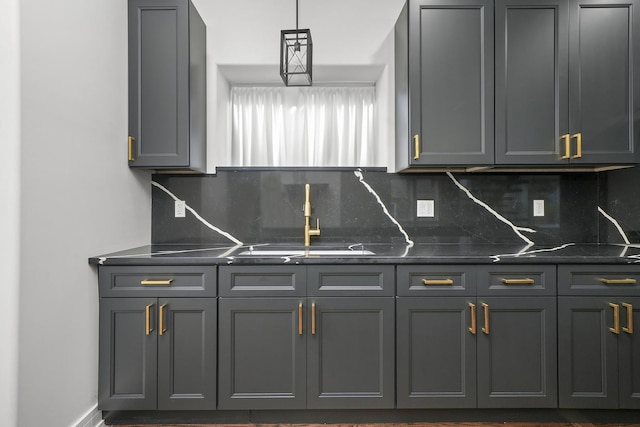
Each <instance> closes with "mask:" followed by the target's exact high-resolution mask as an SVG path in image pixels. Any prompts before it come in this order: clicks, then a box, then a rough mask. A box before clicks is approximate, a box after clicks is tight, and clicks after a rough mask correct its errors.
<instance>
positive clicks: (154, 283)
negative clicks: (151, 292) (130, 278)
mask: <svg viewBox="0 0 640 427" xmlns="http://www.w3.org/2000/svg"><path fill="white" fill-rule="evenodd" d="M171 282H173V279H167V280H146V279H145V280H141V281H140V284H141V285H142V286H168V285H170V284H171Z"/></svg>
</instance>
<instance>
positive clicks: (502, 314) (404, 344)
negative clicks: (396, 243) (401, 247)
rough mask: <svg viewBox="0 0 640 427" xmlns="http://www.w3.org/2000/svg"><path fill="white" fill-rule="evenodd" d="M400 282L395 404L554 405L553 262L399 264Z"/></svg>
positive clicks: (457, 406)
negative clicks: (525, 263) (506, 264)
mask: <svg viewBox="0 0 640 427" xmlns="http://www.w3.org/2000/svg"><path fill="white" fill-rule="evenodd" d="M397 283H398V295H399V297H398V301H397V332H396V333H397V360H398V370H397V387H398V389H397V402H398V407H399V408H475V407H479V408H555V407H557V381H556V373H557V370H556V324H557V322H556V298H555V267H554V266H532V267H528V266H503V267H501V268H500V269H498V268H497V267H493V266H491V267H485V266H398V279H397ZM507 283H508V284H507ZM476 294H477V295H476ZM449 295H451V296H449Z"/></svg>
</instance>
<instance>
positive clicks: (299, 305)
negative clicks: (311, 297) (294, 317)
mask: <svg viewBox="0 0 640 427" xmlns="http://www.w3.org/2000/svg"><path fill="white" fill-rule="evenodd" d="M302 332H303V331H302V303H299V304H298V335H302Z"/></svg>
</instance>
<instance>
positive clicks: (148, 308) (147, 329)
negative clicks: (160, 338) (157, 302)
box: [144, 304, 153, 335]
mask: <svg viewBox="0 0 640 427" xmlns="http://www.w3.org/2000/svg"><path fill="white" fill-rule="evenodd" d="M152 307H153V304H149V305H148V306H146V307H145V308H144V318H145V326H144V331H145V333H146V334H147V335H151V332H153V328H152V327H151V308H152Z"/></svg>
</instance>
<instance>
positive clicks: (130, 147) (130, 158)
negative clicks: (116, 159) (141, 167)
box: [128, 136, 136, 162]
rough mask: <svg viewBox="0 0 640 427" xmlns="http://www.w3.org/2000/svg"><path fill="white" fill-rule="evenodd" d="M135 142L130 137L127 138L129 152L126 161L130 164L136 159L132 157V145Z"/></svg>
mask: <svg viewBox="0 0 640 427" xmlns="http://www.w3.org/2000/svg"><path fill="white" fill-rule="evenodd" d="M134 142H136V139H135V138H134V137H132V136H130V137H129V150H128V159H129V161H130V162H133V161H134V160H135V159H136V158H135V157H133V143H134Z"/></svg>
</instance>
